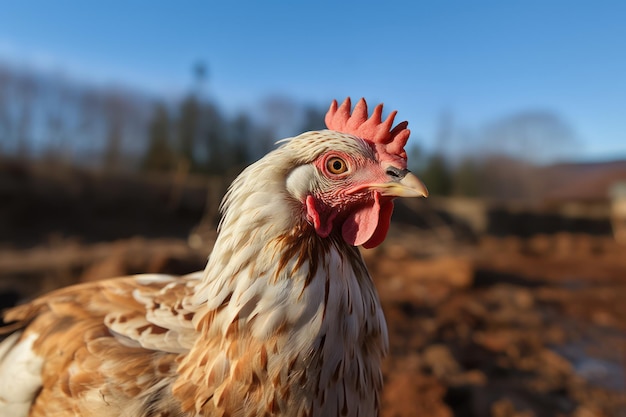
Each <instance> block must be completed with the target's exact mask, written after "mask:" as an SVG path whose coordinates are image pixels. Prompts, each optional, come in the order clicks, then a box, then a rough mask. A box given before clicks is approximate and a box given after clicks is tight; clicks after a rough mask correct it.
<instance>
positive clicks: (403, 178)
mask: <svg viewBox="0 0 626 417" xmlns="http://www.w3.org/2000/svg"><path fill="white" fill-rule="evenodd" d="M368 188H369V189H371V190H375V191H378V192H380V194H381V195H383V196H388V197H428V189H426V186H425V185H424V183H422V181H420V179H419V178H417V176H416V175H415V174H413V173H412V172H410V171H409V170H404V171H402V172H401V175H398V174H397V173H396V175H394V176H392V180H391V181H389V182H384V183H380V184H371V185H370V186H369V187H368Z"/></svg>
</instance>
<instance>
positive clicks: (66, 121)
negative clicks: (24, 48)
mask: <svg viewBox="0 0 626 417" xmlns="http://www.w3.org/2000/svg"><path fill="white" fill-rule="evenodd" d="M258 107H259V108H260V109H261V110H260V111H259V112H258V113H257V114H254V115H253V114H249V113H246V112H243V111H242V112H239V113H237V114H235V115H226V114H225V113H224V112H223V110H222V109H221V108H220V107H219V105H218V104H217V103H215V102H214V101H212V100H210V99H208V98H206V97H204V95H203V94H200V92H199V91H197V90H196V91H191V92H189V93H188V94H187V95H186V96H184V97H183V98H182V99H169V100H165V99H163V98H161V97H154V96H151V95H149V94H146V93H145V92H142V91H137V90H133V89H131V88H128V87H124V86H110V85H107V86H96V85H93V84H89V83H85V82H81V81H80V80H76V79H73V78H71V77H67V76H65V75H63V74H62V73H56V74H42V73H41V72H38V71H30V70H25V69H24V68H16V67H14V66H11V65H8V64H6V63H2V62H0V155H2V156H5V157H7V156H8V157H15V158H21V159H35V160H37V159H48V160H53V161H57V162H62V163H66V164H75V165H83V166H89V167H91V168H94V167H96V168H101V169H103V170H109V171H111V170H126V171H146V172H176V171H179V170H181V169H182V170H185V171H186V172H192V173H198V174H205V175H232V174H233V173H234V172H235V171H238V170H240V169H241V168H243V167H244V166H245V165H247V164H249V163H250V162H252V161H254V160H256V159H258V158H259V157H261V156H262V155H264V154H265V153H266V152H267V151H268V150H270V149H272V148H273V146H274V142H275V141H276V140H277V139H278V138H282V137H287V136H290V135H294V134H297V133H300V132H303V131H307V130H316V129H323V128H324V124H323V116H324V113H325V110H326V109H325V108H323V109H322V108H317V107H316V106H312V105H303V104H301V103H297V102H295V101H293V100H291V99H290V98H288V97H285V96H273V97H268V98H266V99H265V100H263V101H262V102H261V103H260V105H259V106H258ZM414 136H415V135H414ZM433 139H434V140H433V141H432V142H434V143H435V148H434V149H431V150H429V151H426V150H425V149H424V148H423V147H421V146H420V143H421V142H420V140H419V137H418V138H414V139H413V140H412V143H413V145H411V146H412V147H411V148H410V149H409V154H410V161H411V164H412V166H411V167H410V168H412V169H413V170H414V171H416V172H417V173H418V174H419V175H420V176H421V177H422V179H423V180H424V182H425V183H426V184H427V185H428V187H429V189H430V191H431V193H432V194H434V195H444V196H447V195H457V196H467V197H489V198H500V199H515V198H525V199H528V198H533V197H534V196H536V195H538V194H540V192H541V191H542V187H543V183H544V182H545V181H542V178H541V177H540V175H539V174H538V170H537V169H535V168H536V165H537V164H540V163H544V162H545V161H546V160H549V159H550V158H552V159H555V158H559V157H567V151H568V150H570V149H572V148H575V147H576V145H577V141H576V137H575V135H574V133H573V132H572V130H571V128H570V127H569V126H568V125H567V124H566V123H565V122H564V121H563V120H562V119H561V118H560V117H559V116H558V115H556V114H555V113H553V112H549V111H528V112H518V113H515V114H513V115H510V116H506V117H503V118H500V119H498V120H496V121H495V122H493V123H489V124H487V125H486V126H484V127H482V128H480V129H478V130H476V129H475V130H474V131H467V130H466V129H462V128H459V127H458V126H456V125H455V123H454V120H453V118H452V115H451V113H449V112H447V113H444V114H443V115H442V117H441V120H440V123H439V129H438V131H437V132H436V133H435V137H434V138H433Z"/></svg>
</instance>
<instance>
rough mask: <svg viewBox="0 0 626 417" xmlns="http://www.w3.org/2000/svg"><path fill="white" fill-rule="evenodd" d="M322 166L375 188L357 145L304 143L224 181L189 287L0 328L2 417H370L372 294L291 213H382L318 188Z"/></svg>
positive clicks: (135, 288)
mask: <svg viewBox="0 0 626 417" xmlns="http://www.w3.org/2000/svg"><path fill="white" fill-rule="evenodd" d="M329 153H331V154H333V155H335V154H338V155H346V157H349V161H351V163H353V164H354V166H352V167H351V169H352V171H350V172H349V174H351V175H355V178H356V179H355V180H354V181H357V180H359V178H361V177H359V175H360V174H358V172H361V171H363V172H369V171H370V170H374V171H376V172H379V171H380V172H383V174H375V175H374V174H372V175H374V176H375V177H376V178H379V177H381V175H382V176H383V177H384V172H385V171H384V170H385V169H386V168H379V167H378V166H379V165H380V164H379V161H378V160H377V159H376V158H377V155H376V152H375V149H374V148H373V147H372V146H371V145H370V144H369V143H368V141H367V140H364V139H362V138H359V137H356V136H353V135H351V134H348V133H340V132H336V131H319V132H307V133H304V134H302V135H300V136H298V137H295V138H293V139H290V140H287V141H284V142H283V144H282V145H281V146H280V147H279V148H278V149H276V150H275V151H273V152H271V153H270V154H268V155H267V156H266V157H264V158H263V159H261V160H259V161H258V162H256V163H255V164H253V165H251V166H249V167H248V168H247V169H246V170H244V172H243V173H242V174H241V175H240V176H239V177H238V178H237V179H236V180H235V181H234V183H233V184H232V186H231V187H230V189H229V191H228V193H227V195H226V197H225V199H224V202H223V205H222V211H223V217H222V221H221V223H220V226H219V235H218V238H217V241H216V243H215V247H214V249H213V252H212V254H211V256H210V258H209V261H208V264H207V267H206V269H205V270H204V271H203V272H199V273H196V274H191V275H187V276H183V277H171V276H166V275H138V276H132V277H126V278H117V279H112V280H107V281H101V282H93V283H86V284H81V285H76V286H73V287H68V288H65V289H60V290H57V291H55V292H52V293H50V294H48V295H45V296H42V297H40V298H38V299H36V300H34V301H32V302H30V303H28V304H25V305H22V306H19V307H16V308H13V309H11V310H9V311H8V312H6V313H5V315H4V320H5V322H13V324H12V325H10V326H9V327H7V328H6V332H13V333H12V334H11V335H10V336H8V337H7V338H6V339H5V340H4V342H2V344H0V415H9V414H10V415H14V416H16V417H20V416H24V417H25V416H44V415H45V416H66V415H77V416H92V415H98V416H129V417H130V416H140V417H141V416H145V417H148V416H151V417H152V416H162V417H165V416H168V417H176V416H180V417H182V416H233V417H243V416H292V417H305V416H307V417H314V416H339V415H341V416H354V417H356V416H361V417H364V416H365V417H367V416H375V415H377V413H378V408H379V407H378V406H379V403H380V397H379V396H380V391H381V389H382V375H381V371H380V362H381V360H382V357H383V356H384V354H385V353H386V351H387V349H388V347H387V329H386V325H385V320H384V317H383V313H382V309H381V307H380V303H379V300H378V295H377V293H376V289H375V287H374V285H373V282H372V279H371V277H370V275H369V273H368V272H367V269H366V267H365V264H364V262H363V259H362V257H361V255H360V253H359V250H358V248H356V247H354V246H352V245H351V244H350V243H349V242H347V241H346V240H345V239H344V238H343V237H342V234H341V230H340V229H341V228H340V227H339V228H338V229H337V228H336V227H335V226H336V225H335V223H332V222H331V221H330V220H329V224H330V225H331V226H332V230H330V232H329V233H324V234H323V235H321V234H320V233H318V231H317V229H316V228H315V227H314V225H313V224H312V222H311V218H310V215H309V213H308V211H307V210H309V208H308V207H307V206H306V205H305V204H304V201H305V200H307V199H319V201H316V204H318V203H319V204H321V203H320V202H329V201H330V203H328V204H329V207H331V209H332V210H337V211H338V212H343V211H346V212H349V211H350V210H352V208H351V207H352V206H353V205H354V204H361V205H363V204H364V205H365V207H369V206H371V205H374V204H378V201H379V199H380V198H381V197H380V196H378V195H377V196H376V197H375V198H374V197H372V194H371V193H373V192H376V191H372V192H370V191H366V192H362V196H361V197H359V195H361V194H350V192H348V191H345V187H346V186H348V185H350V187H352V188H354V189H359V190H360V189H361V188H363V187H360V188H359V187H355V186H354V184H353V183H352V182H350V181H348V180H347V178H344V177H340V178H339V179H337V178H336V177H333V176H328V175H327V176H324V175H323V170H324V166H323V164H322V163H321V162H320V161H324V160H325V159H323V158H325V155H327V154H329ZM320 158H322V159H320ZM320 164H322V165H320ZM320 166H321V168H320ZM357 168H359V169H361V171H358V169H357ZM353 171H354V172H353ZM368 175H369V174H368ZM370 176H371V175H370ZM365 177H367V178H369V177H368V176H367V175H365V176H364V178H365ZM396 180H397V179H395V178H394V181H396ZM337 184H339V185H341V187H337ZM357 185H358V184H357ZM376 187H379V185H376ZM374 189H377V188H374ZM331 191H332V192H331ZM333 198H336V199H337V200H332V199H333ZM307 201H308V200H307ZM334 201H339V203H337V204H335V203H334ZM333 204H334V205H333ZM316 207H317V206H316ZM320 207H321V205H320ZM364 212H366V213H367V212H368V210H367V209H365V210H364ZM372 212H373V211H372ZM389 215H390V213H389ZM342 216H343V217H342ZM330 218H331V219H336V220H333V221H334V222H341V221H346V220H345V219H346V218H350V217H349V215H342V214H337V213H333V215H332V216H331V217H330ZM359 219H360V217H359ZM18 359H19V361H18ZM18 363H19V365H18ZM16 373H18V374H19V375H20V376H21V380H20V383H19V384H11V383H10V381H11V380H12V378H14V374H16ZM11 399H13V400H11Z"/></svg>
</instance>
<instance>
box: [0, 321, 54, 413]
mask: <svg viewBox="0 0 626 417" xmlns="http://www.w3.org/2000/svg"><path fill="white" fill-rule="evenodd" d="M21 336H22V332H16V333H13V334H11V335H10V336H9V337H7V338H6V339H5V340H4V341H3V342H2V344H0V360H1V361H2V362H1V363H0V416H12V417H26V416H27V415H28V411H29V409H30V406H31V403H32V401H33V400H34V398H35V396H36V394H37V392H38V391H39V389H40V388H41V384H42V381H41V369H42V366H43V362H44V361H43V358H41V357H39V356H37V355H35V353H34V352H33V343H34V342H35V341H36V340H37V337H38V335H36V334H32V333H31V334H28V335H26V336H25V337H24V338H21ZM20 338H21V340H20Z"/></svg>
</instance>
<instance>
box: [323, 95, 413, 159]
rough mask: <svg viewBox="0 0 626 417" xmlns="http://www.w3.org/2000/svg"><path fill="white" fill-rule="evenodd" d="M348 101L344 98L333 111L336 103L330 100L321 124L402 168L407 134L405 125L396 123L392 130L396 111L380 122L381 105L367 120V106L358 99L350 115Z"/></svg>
mask: <svg viewBox="0 0 626 417" xmlns="http://www.w3.org/2000/svg"><path fill="white" fill-rule="evenodd" d="M350 107H351V102H350V97H348V98H346V99H345V101H344V102H343V103H341V106H339V107H337V100H333V102H332V104H331V105H330V108H329V109H328V112H327V113H326V117H325V119H324V121H325V122H326V126H327V127H328V128H329V129H331V130H336V131H338V132H342V133H349V134H351V135H355V136H358V137H360V138H362V139H365V140H367V141H368V142H370V143H371V144H372V145H374V147H375V148H376V151H377V152H378V154H379V158H380V159H381V160H389V159H391V160H394V161H396V162H397V163H400V164H401V165H402V166H401V168H406V152H405V150H404V145H406V142H407V141H408V140H409V135H410V134H411V131H410V130H409V129H407V128H406V127H407V126H408V124H409V122H407V121H404V122H401V123H398V124H397V125H396V126H395V127H394V128H393V129H392V128H391V126H392V125H393V119H394V118H395V117H396V113H398V112H397V111H396V110H394V111H392V112H391V113H390V114H389V116H387V118H386V119H385V121H384V122H383V121H382V119H381V115H382V112H383V105H382V104H379V105H378V106H376V107H375V108H374V112H373V113H372V115H371V117H369V118H368V117H367V103H366V102H365V99H363V98H362V99H360V100H359V102H358V103H357V104H356V106H354V110H353V111H352V114H350Z"/></svg>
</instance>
